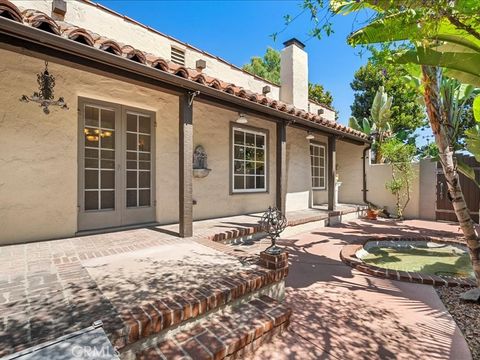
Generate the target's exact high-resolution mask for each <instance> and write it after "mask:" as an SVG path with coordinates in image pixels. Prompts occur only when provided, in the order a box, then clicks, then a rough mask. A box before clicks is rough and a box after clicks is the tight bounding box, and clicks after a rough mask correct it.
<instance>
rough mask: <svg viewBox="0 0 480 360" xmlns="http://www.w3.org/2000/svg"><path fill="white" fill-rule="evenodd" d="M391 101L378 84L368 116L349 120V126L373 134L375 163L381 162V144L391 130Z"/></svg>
mask: <svg viewBox="0 0 480 360" xmlns="http://www.w3.org/2000/svg"><path fill="white" fill-rule="evenodd" d="M392 103H393V98H392V97H391V96H388V94H387V93H386V92H385V89H384V88H383V86H380V87H379V88H378V90H377V92H376V93H375V97H374V98H373V101H372V107H371V108H370V117H368V118H366V117H364V118H363V119H356V118H355V117H351V118H350V120H349V126H350V127H352V128H354V129H356V130H359V131H363V132H364V133H365V134H367V135H373V134H375V143H374V144H373V149H374V151H375V159H374V162H375V163H376V164H379V163H381V162H383V157H382V144H383V143H384V141H385V140H386V139H387V138H388V137H389V136H390V135H391V132H392V126H391V124H390V119H391V117H392Z"/></svg>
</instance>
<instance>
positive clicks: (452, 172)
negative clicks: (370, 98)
mask: <svg viewBox="0 0 480 360" xmlns="http://www.w3.org/2000/svg"><path fill="white" fill-rule="evenodd" d="M330 5H331V9H332V10H333V11H334V12H336V13H339V14H342V13H348V12H352V11H358V10H360V9H365V8H369V9H373V10H374V12H375V15H374V17H373V20H372V21H371V22H370V23H369V24H368V25H366V26H365V27H363V28H362V29H360V30H358V31H356V32H355V33H353V34H352V35H351V36H350V37H349V39H348V42H349V43H350V44H351V45H357V44H375V43H393V42H399V41H407V42H408V44H409V46H410V47H409V48H408V50H406V51H405V52H403V53H400V54H399V55H397V58H396V59H395V61H398V62H402V63H414V64H419V65H420V66H421V72H422V87H423V98H424V102H425V108H426V111H427V115H428V119H429V122H430V127H431V129H432V132H433V134H434V136H435V143H436V145H437V147H438V151H439V158H440V163H441V164H442V168H443V173H444V175H445V179H446V181H447V187H448V192H449V195H450V198H451V199H452V206H453V209H454V211H455V215H456V216H457V219H458V221H459V226H460V228H461V230H462V232H463V235H464V237H465V241H466V244H467V247H468V249H469V253H470V258H471V260H472V267H473V271H474V273H475V277H476V282H477V287H480V235H479V233H478V232H477V229H476V228H475V225H474V222H473V220H472V218H471V216H470V213H469V211H468V208H467V205H466V202H465V197H464V195H463V192H462V188H461V186H460V180H459V175H458V169H457V166H456V165H455V161H454V151H453V149H451V146H450V145H451V144H450V139H449V135H448V126H447V124H446V123H445V120H444V119H445V118H446V117H448V114H446V113H445V109H444V107H443V104H442V99H441V86H440V84H441V79H442V71H445V72H446V74H447V75H448V76H451V77H454V78H456V79H458V80H459V81H460V82H464V83H466V84H471V85H475V86H480V17H479V16H478V14H479V13H480V1H478V0H456V1H450V0H430V1H424V0H363V1H357V0H350V1H340V0H331V1H330ZM476 106H478V105H476ZM472 135H473V134H472ZM477 135H478V132H477ZM478 138H479V137H478V136H477V137H475V139H478ZM470 144H471V145H470V147H472V146H473V144H472V142H470ZM467 146H468V142H467ZM473 150H477V149H473Z"/></svg>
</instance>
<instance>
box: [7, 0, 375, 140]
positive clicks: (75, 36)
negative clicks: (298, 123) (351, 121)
mask: <svg viewBox="0 0 480 360" xmlns="http://www.w3.org/2000/svg"><path fill="white" fill-rule="evenodd" d="M0 16H1V17H6V18H9V19H11V20H13V21H16V22H22V23H25V24H27V25H29V26H32V27H35V28H37V29H39V30H42V31H48V32H51V33H53V34H56V35H60V36H63V37H65V38H68V39H70V40H72V41H76V42H80V43H82V44H84V45H87V46H91V47H95V48H97V49H99V50H101V51H106V52H109V53H112V54H114V55H118V56H123V57H125V58H127V59H130V60H132V61H136V62H139V63H141V64H144V65H145V66H149V67H152V68H155V69H157V70H159V71H163V72H167V73H170V74H174V75H176V76H180V77H182V78H185V79H189V80H191V81H195V82H197V83H200V84H203V85H206V86H208V87H211V88H213V89H216V90H219V91H223V92H226V93H229V94H232V95H234V96H238V97H240V98H243V99H245V100H248V101H252V102H255V103H259V104H261V105H265V106H268V107H270V108H273V109H277V110H279V111H282V112H285V113H288V114H292V115H294V116H297V117H299V118H302V119H306V120H309V121H311V122H313V123H319V124H322V125H324V126H326V127H330V128H333V129H337V130H340V131H342V132H344V133H346V134H352V135H354V136H356V137H358V138H362V139H368V136H367V135H366V134H364V133H362V132H360V131H357V130H354V129H352V128H348V127H346V126H344V125H341V124H338V123H336V122H334V121H328V120H326V119H324V118H322V117H320V116H318V115H316V114H313V113H308V112H306V111H304V110H302V109H297V108H295V107H294V106H293V105H291V104H286V103H284V102H281V101H278V100H275V99H270V98H268V97H266V96H265V95H263V94H258V93H254V92H252V91H250V90H247V89H244V88H241V87H237V86H236V85H235V84H231V83H226V82H223V81H221V80H220V79H217V78H214V77H211V76H207V75H205V74H202V73H201V72H199V71H197V70H194V69H190V68H186V67H184V66H181V65H178V64H175V63H173V62H171V61H168V60H166V59H163V58H160V57H157V56H155V55H153V54H147V53H146V52H143V51H141V50H138V49H136V48H134V47H133V46H130V45H125V44H121V43H119V42H117V41H115V40H114V39H110V38H106V37H104V36H101V35H98V34H95V33H93V32H91V31H89V30H87V29H83V28H80V27H78V26H75V25H71V24H68V23H66V22H63V21H55V20H53V19H52V18H51V17H49V16H48V15H46V14H44V13H42V12H40V11H37V10H32V9H27V10H25V11H23V12H20V10H19V9H18V8H17V7H16V6H15V5H14V4H13V3H11V2H10V1H8V0H0ZM125 19H127V20H128V21H132V22H134V20H131V19H129V18H127V17H125ZM143 26H144V25H143ZM144 27H145V26H144ZM147 28H148V27H147ZM152 30H154V29H152ZM155 31H156V30H155ZM217 58H218V57H217ZM218 59H220V58H218ZM220 60H221V61H225V60H223V59H220Z"/></svg>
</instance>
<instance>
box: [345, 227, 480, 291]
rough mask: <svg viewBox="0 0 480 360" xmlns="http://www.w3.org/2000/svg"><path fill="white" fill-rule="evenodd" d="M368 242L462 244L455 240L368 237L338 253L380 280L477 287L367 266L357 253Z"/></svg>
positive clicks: (468, 281) (469, 282)
mask: <svg viewBox="0 0 480 360" xmlns="http://www.w3.org/2000/svg"><path fill="white" fill-rule="evenodd" d="M369 241H431V242H436V243H441V244H457V245H458V244H462V245H465V243H464V242H462V241H459V240H457V239H448V240H444V239H440V238H435V237H429V236H418V237H405V236H398V237H393V236H386V237H370V238H368V239H365V240H362V241H361V242H360V243H357V244H349V245H345V246H344V247H343V248H342V250H341V251H340V259H342V261H343V262H344V263H345V264H347V265H349V266H351V267H353V268H354V269H357V270H359V271H361V272H363V273H366V274H368V275H373V276H376V277H380V278H385V279H391V280H399V281H405V282H411V283H418V284H426V285H433V286H462V287H475V286H477V285H476V283H475V280H473V279H466V278H450V277H440V276H438V275H430V274H424V273H419V272H409V271H401V270H391V269H385V268H381V267H378V266H375V265H371V264H367V263H365V262H363V260H361V259H359V258H357V256H356V253H357V251H359V250H361V249H362V248H363V246H364V245H365V244H366V243H367V242H369Z"/></svg>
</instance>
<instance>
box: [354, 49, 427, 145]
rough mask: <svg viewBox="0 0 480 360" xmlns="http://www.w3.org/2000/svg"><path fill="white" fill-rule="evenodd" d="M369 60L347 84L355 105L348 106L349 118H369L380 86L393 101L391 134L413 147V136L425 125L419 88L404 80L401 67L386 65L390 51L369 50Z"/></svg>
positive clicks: (403, 72)
mask: <svg viewBox="0 0 480 360" xmlns="http://www.w3.org/2000/svg"><path fill="white" fill-rule="evenodd" d="M370 51H371V54H372V55H371V57H370V58H369V60H368V62H367V64H366V65H364V66H362V67H360V69H358V70H357V71H356V72H355V75H354V79H353V81H352V82H351V83H350V86H351V88H352V90H353V91H354V102H353V104H352V105H351V107H350V108H351V110H352V116H353V117H355V118H356V119H363V118H369V117H370V108H371V106H372V103H373V99H374V97H375V92H376V91H377V89H378V88H379V87H380V86H383V87H384V88H385V90H386V92H387V93H388V94H389V95H390V96H392V97H393V103H392V108H391V119H390V124H391V126H392V133H393V134H395V136H396V137H397V138H399V139H400V140H402V141H408V142H410V143H414V136H413V132H414V131H415V130H416V129H417V128H419V127H421V126H423V125H425V112H424V109H423V106H421V104H419V102H418V97H419V96H420V95H421V94H420V92H419V91H418V88H416V87H414V86H411V85H410V84H409V83H408V82H406V81H405V80H404V76H406V75H408V71H407V69H406V68H405V66H403V65H400V66H399V65H394V64H392V62H391V61H389V56H390V54H391V53H390V49H389V48H388V47H383V48H382V49H381V50H377V49H375V48H373V47H372V48H370Z"/></svg>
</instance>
